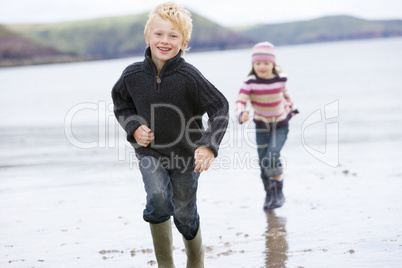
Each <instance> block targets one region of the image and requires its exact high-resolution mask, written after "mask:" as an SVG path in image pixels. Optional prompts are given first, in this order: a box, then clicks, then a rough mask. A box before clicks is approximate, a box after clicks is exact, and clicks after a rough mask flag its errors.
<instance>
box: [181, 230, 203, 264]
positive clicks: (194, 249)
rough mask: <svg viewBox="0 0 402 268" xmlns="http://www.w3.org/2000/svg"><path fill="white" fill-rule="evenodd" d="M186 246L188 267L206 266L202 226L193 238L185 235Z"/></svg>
mask: <svg viewBox="0 0 402 268" xmlns="http://www.w3.org/2000/svg"><path fill="white" fill-rule="evenodd" d="M183 242H184V246H185V247H186V254H187V266H186V267H187V268H204V255H205V249H204V246H203V245H202V238H201V228H198V231H197V235H196V236H195V237H194V238H193V239H192V240H187V239H186V238H185V237H184V236H183Z"/></svg>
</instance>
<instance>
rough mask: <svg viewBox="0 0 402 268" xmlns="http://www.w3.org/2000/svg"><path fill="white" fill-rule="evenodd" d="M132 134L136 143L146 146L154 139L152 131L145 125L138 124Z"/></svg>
mask: <svg viewBox="0 0 402 268" xmlns="http://www.w3.org/2000/svg"><path fill="white" fill-rule="evenodd" d="M133 136H134V139H135V140H136V141H137V143H138V144H139V145H140V146H142V147H147V146H148V144H150V143H151V141H153V140H154V139H155V137H154V133H152V132H151V129H150V128H148V127H147V126H146V125H141V126H139V127H138V128H137V129H136V130H135V131H134V134H133Z"/></svg>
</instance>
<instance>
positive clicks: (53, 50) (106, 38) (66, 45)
mask: <svg viewBox="0 0 402 268" xmlns="http://www.w3.org/2000/svg"><path fill="white" fill-rule="evenodd" d="M192 16H193V35H192V38H191V40H190V44H189V46H190V47H191V50H190V51H201V50H223V49H235V48H243V47H251V46H252V45H253V44H255V43H256V42H260V41H270V42H272V43H274V44H275V45H291V44H301V43H313V42H328V41H340V40H350V39H364V38H382V37H393V36H402V20H388V21H373V20H363V19H359V18H355V17H350V16H332V17H323V18H319V19H314V20H309V21H298V22H290V23H280V24H266V25H255V26H251V27H248V28H225V27H222V26H220V25H218V24H216V23H214V22H213V21H210V20H208V19H206V18H204V17H202V16H199V15H198V14H197V13H194V12H193V15H192ZM146 20H147V13H143V14H137V15H131V16H121V17H109V18H99V19H92V20H82V21H71V22H61V23H52V24H11V25H0V67H1V66H13V65H23V64H43V63H53V62H66V61H77V60H95V59H111V58H119V57H130V56H136V55H142V54H143V53H144V49H145V41H144V32H143V31H144V25H145V23H146Z"/></svg>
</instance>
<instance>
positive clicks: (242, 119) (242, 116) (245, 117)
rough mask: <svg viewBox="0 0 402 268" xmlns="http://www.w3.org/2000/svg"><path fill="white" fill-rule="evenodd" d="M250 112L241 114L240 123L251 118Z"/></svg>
mask: <svg viewBox="0 0 402 268" xmlns="http://www.w3.org/2000/svg"><path fill="white" fill-rule="evenodd" d="M249 114H250V112H249V111H245V112H243V113H242V114H241V116H240V123H244V122H247V121H248V119H249Z"/></svg>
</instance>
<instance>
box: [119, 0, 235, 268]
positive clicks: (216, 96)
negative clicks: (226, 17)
mask: <svg viewBox="0 0 402 268" xmlns="http://www.w3.org/2000/svg"><path fill="white" fill-rule="evenodd" d="M191 32H192V19H191V17H190V12H188V11H187V10H185V9H184V8H182V7H181V6H179V5H177V4H175V3H174V2H167V3H164V4H161V5H158V6H157V7H155V9H154V10H153V11H151V13H150V15H149V19H148V22H147V23H146V25H145V30H144V34H145V41H146V44H147V46H148V47H147V49H146V51H145V59H144V60H143V61H141V62H136V63H134V64H132V65H130V66H128V67H127V68H126V69H125V70H124V72H123V74H122V76H121V77H120V79H119V80H118V81H117V83H116V84H115V86H114V87H113V90H112V98H113V102H114V112H115V115H116V118H117V120H118V121H119V123H120V125H121V126H122V127H123V128H124V129H125V131H126V132H127V140H128V141H129V142H130V143H131V144H132V146H133V147H134V148H135V152H136V155H137V157H138V159H139V168H140V171H141V173H142V179H143V182H144V186H145V191H146V193H147V198H146V199H147V203H146V207H145V209H144V213H143V218H144V220H145V221H147V222H149V223H150V229H151V234H152V239H153V244H154V249H155V256H156V259H157V262H158V266H159V267H174V262H173V254H172V246H173V241H172V226H171V216H173V219H174V224H175V225H176V227H177V229H178V230H179V232H180V233H181V234H182V236H183V241H184V245H185V248H186V254H187V267H191V268H197V267H204V248H203V246H202V239H201V231H200V218H199V215H198V212H197V204H196V193H197V188H198V178H199V176H200V173H201V172H203V171H206V170H208V168H209V167H210V165H211V163H212V161H213V159H214V158H215V157H216V156H217V154H218V149H219V144H220V142H221V140H222V138H223V136H224V133H225V131H226V128H227V125H228V107H229V105H228V102H227V100H226V98H225V97H224V96H223V95H222V94H221V93H220V92H219V91H218V90H217V89H216V88H215V87H214V86H213V85H212V84H211V83H210V82H209V81H208V80H207V79H205V78H204V77H203V75H202V74H201V73H200V72H199V71H198V70H197V69H196V68H195V67H194V66H192V65H191V64H189V63H187V62H186V61H185V60H184V58H182V55H184V53H185V51H186V49H187V45H188V42H189V40H190V37H191ZM205 113H207V114H208V117H209V119H208V126H207V129H204V126H203V122H202V116H203V115H204V114H205Z"/></svg>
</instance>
